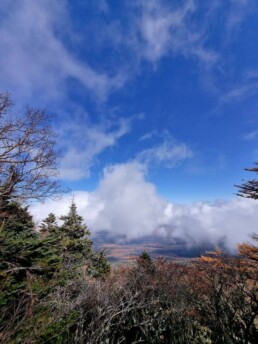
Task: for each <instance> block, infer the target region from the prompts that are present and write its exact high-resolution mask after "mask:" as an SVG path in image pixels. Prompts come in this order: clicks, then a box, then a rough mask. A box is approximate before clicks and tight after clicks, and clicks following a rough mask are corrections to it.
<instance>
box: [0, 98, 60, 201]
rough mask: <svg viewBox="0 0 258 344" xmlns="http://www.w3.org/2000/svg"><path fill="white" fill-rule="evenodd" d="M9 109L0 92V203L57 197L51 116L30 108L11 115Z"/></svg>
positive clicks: (6, 99)
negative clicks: (10, 200)
mask: <svg viewBox="0 0 258 344" xmlns="http://www.w3.org/2000/svg"><path fill="white" fill-rule="evenodd" d="M11 107H12V101H11V98H10V96H9V94H8V93H0V201H1V202H2V201H4V200H6V199H9V198H15V199H18V200H23V201H26V200H29V199H37V200H42V199H44V198H46V197H53V196H56V195H58V194H59V193H60V192H62V191H63V190H62V187H61V184H60V182H59V181H58V179H57V176H58V169H57V160H58V159H57V158H58V154H57V152H56V150H55V140H54V138H55V135H54V132H53V130H52V129H51V127H50V116H49V115H48V114H47V112H46V111H45V110H39V109H34V108H30V107H27V108H26V110H25V113H24V114H23V115H18V116H12V115H11V113H10V110H11Z"/></svg>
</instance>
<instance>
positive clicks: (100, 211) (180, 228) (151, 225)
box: [31, 163, 258, 251]
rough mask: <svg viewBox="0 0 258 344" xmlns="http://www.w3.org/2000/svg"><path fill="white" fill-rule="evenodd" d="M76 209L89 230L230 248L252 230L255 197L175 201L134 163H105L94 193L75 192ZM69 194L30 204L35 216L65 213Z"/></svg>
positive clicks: (257, 219)
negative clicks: (147, 177) (149, 179)
mask: <svg viewBox="0 0 258 344" xmlns="http://www.w3.org/2000/svg"><path fill="white" fill-rule="evenodd" d="M74 196H75V202H76V203H77V205H78V211H79V213H80V214H81V215H82V216H83V217H84V218H85V221H86V223H87V225H88V226H89V227H90V229H91V231H92V232H93V233H96V232H98V231H101V230H107V231H109V232H110V233H112V235H113V236H115V237H116V236H117V237H119V236H120V235H122V236H125V237H126V238H127V239H128V240H130V239H136V238H141V237H145V236H151V235H155V237H157V236H160V237H161V238H162V239H163V240H164V239H166V240H173V239H182V240H185V241H186V242H188V244H189V245H196V244H197V245H198V244H202V243H205V242H206V243H207V242H210V243H213V244H214V245H216V244H218V243H219V242H221V241H223V242H224V244H225V245H226V247H227V248H228V249H230V250H232V251H234V250H235V248H236V245H237V244H238V243H240V242H242V241H246V240H248V235H249V234H250V233H252V232H255V231H256V232H257V223H258V202H255V201H253V200H247V199H242V198H233V199H232V200H230V201H215V202H199V203H194V204H189V205H179V204H175V203H172V202H169V201H167V200H165V199H163V198H162V197H161V196H160V195H159V194H158V192H157V190H156V188H155V186H154V185H153V184H152V183H150V182H149V181H147V179H146V175H145V170H144V168H143V166H142V165H140V164H137V163H127V164H119V165H113V166H110V167H107V168H106V169H105V170H104V174H103V178H102V180H101V181H100V183H99V186H98V188H97V189H96V190H95V191H93V192H82V191H80V192H76V193H74ZM71 200H72V195H66V196H65V197H64V198H63V199H62V200H61V201H58V202H54V201H47V202H46V203H44V204H36V205H35V204H34V205H33V206H32V207H31V212H32V213H33V215H34V217H35V219H36V220H37V221H39V220H41V219H42V218H44V217H46V216H47V214H48V213H49V212H55V213H56V214H57V215H61V214H64V213H66V212H67V209H68V206H69V204H70V203H71Z"/></svg>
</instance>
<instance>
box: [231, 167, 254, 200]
mask: <svg viewBox="0 0 258 344" xmlns="http://www.w3.org/2000/svg"><path fill="white" fill-rule="evenodd" d="M256 165H258V163H256ZM246 171H250V172H255V173H258V167H253V168H246ZM236 187H237V188H238V189H239V191H238V194H237V195H238V196H241V197H245V198H252V199H256V200H257V199H258V180H257V179H250V180H248V181H247V182H245V183H243V184H242V185H236Z"/></svg>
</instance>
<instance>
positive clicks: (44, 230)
mask: <svg viewBox="0 0 258 344" xmlns="http://www.w3.org/2000/svg"><path fill="white" fill-rule="evenodd" d="M39 230H40V233H41V235H42V236H43V237H45V236H47V235H49V234H58V231H59V227H58V224H57V218H56V215H55V214H53V213H50V214H48V216H47V217H46V218H45V219H44V220H43V221H42V223H41V225H40V226H39Z"/></svg>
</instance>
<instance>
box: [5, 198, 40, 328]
mask: <svg viewBox="0 0 258 344" xmlns="http://www.w3.org/2000/svg"><path fill="white" fill-rule="evenodd" d="M0 229H1V230H0V319H1V320H0V332H3V333H8V331H6V329H8V328H9V329H10V328H12V327H13V328H14V327H15V326H16V325H17V324H18V323H19V321H20V319H22V318H24V316H25V314H26V313H27V312H28V310H29V309H30V307H31V305H32V304H33V302H34V301H35V299H36V298H37V296H36V295H35V285H36V281H37V279H41V278H42V277H43V276H44V269H43V267H42V264H41V260H42V259H43V258H44V255H45V254H46V253H45V248H44V247H43V246H42V242H41V240H40V237H39V235H38V234H37V233H36V232H35V231H34V223H33V221H32V216H31V215H30V214H29V212H28V207H25V208H24V207H22V206H21V205H20V204H18V203H16V202H8V201H7V200H5V201H4V202H2V207H1V211H0Z"/></svg>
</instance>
